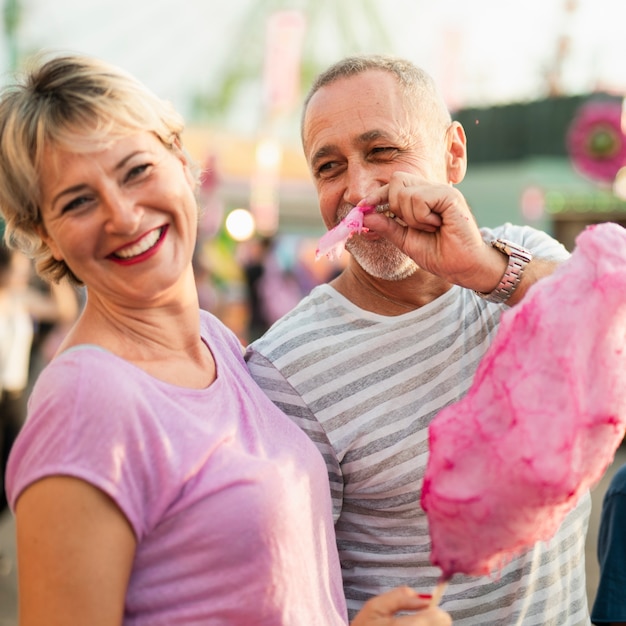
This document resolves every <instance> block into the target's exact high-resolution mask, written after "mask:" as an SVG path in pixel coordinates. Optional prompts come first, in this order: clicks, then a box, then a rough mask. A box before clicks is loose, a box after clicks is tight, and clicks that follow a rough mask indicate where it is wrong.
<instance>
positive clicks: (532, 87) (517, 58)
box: [0, 0, 626, 128]
mask: <svg viewBox="0 0 626 626" xmlns="http://www.w3.org/2000/svg"><path fill="white" fill-rule="evenodd" d="M310 1H311V2H317V3H318V6H321V5H319V3H322V4H323V3H324V1H326V5H327V6H329V7H330V6H331V5H332V3H335V6H338V4H337V3H341V4H342V8H343V9H346V10H347V11H349V12H350V19H349V24H350V27H351V28H352V35H353V36H354V37H355V39H358V40H359V41H360V45H361V47H362V48H365V50H362V51H371V52H380V51H386V52H391V53H393V54H399V55H401V56H406V57H407V58H409V59H411V60H413V61H415V62H416V63H418V64H420V65H422V66H423V67H424V68H425V69H427V70H428V71H429V72H430V73H431V74H433V76H434V77H435V79H436V80H437V82H438V83H439V85H440V86H441V88H442V91H443V92H444V96H445V97H446V100H447V101H448V104H449V105H450V107H451V108H453V109H454V108H458V107H463V106H489V105H492V104H499V103H506V102H514V101H525V100H533V99H537V98H541V97H544V96H545V95H546V89H547V88H546V78H545V73H546V70H547V68H548V67H550V66H551V65H553V64H554V61H555V59H556V57H557V50H558V46H559V42H560V41H561V40H562V38H563V37H569V41H570V45H569V51H568V55H567V57H566V58H565V60H564V63H563V65H562V72H561V74H560V76H561V81H560V84H561V87H562V89H563V91H564V92H565V93H568V94H571V93H584V92H588V91H591V90H594V89H598V88H602V89H607V90H611V91H617V92H619V93H622V92H623V93H626V36H625V34H626V33H625V31H626V0H577V1H574V0H524V2H512V1H510V0H371V2H372V3H373V5H374V7H375V9H376V10H377V14H378V19H380V20H382V22H383V24H384V25H385V28H386V31H387V33H388V34H389V39H390V42H391V43H390V46H391V49H388V50H380V48H379V47H378V48H377V47H376V46H379V45H380V44H377V43H375V38H374V37H373V35H372V33H373V29H372V23H371V22H372V17H371V15H372V14H371V13H366V12H365V10H364V5H365V4H367V3H366V0H310ZM20 2H21V4H22V7H23V17H22V22H21V25H20V29H19V31H18V36H19V37H18V44H19V46H20V49H21V50H22V51H23V52H32V51H35V50H37V49H40V48H48V49H64V50H74V51H79V52H85V53H88V54H94V55H96V56H100V57H102V58H105V59H107V60H109V61H112V62H114V63H116V64H118V65H121V66H123V67H124V68H125V69H127V70H129V71H130V72H132V73H134V74H135V75H136V76H138V78H140V79H141V80H142V81H143V82H145V83H146V84H147V85H148V86H149V87H151V88H152V89H153V90H154V91H156V92H157V93H158V94H159V95H161V96H162V97H164V98H166V99H169V100H171V101H172V102H173V103H174V104H175V106H176V107H177V108H178V109H179V110H181V112H182V113H183V114H184V115H185V116H188V115H189V114H190V111H191V105H190V102H191V99H192V98H193V95H194V94H197V93H198V92H199V91H206V90H207V89H208V90H210V89H211V88H212V87H213V86H214V85H215V84H216V83H217V84H219V80H220V77H221V76H222V75H223V72H224V68H225V66H226V65H227V64H228V63H229V62H230V61H232V60H237V59H242V58H245V59H246V60H249V59H250V58H253V57H254V58H255V59H256V61H257V62H258V63H259V67H260V65H261V59H262V57H263V53H264V48H263V46H264V44H263V39H264V33H265V30H264V23H263V19H261V18H260V17H259V16H260V15H262V14H263V10H264V7H265V10H266V11H267V10H268V9H267V7H272V6H275V5H276V4H277V1H276V0H54V2H50V1H49V0H20ZM305 3H306V0H292V1H291V2H290V1H289V0H286V1H285V2H283V3H282V4H283V5H285V6H286V7H287V8H299V7H301V6H302V5H303V4H305ZM568 5H576V6H577V8H576V10H575V11H573V12H568V11H567V10H566V7H567V6H568ZM255 12H256V15H257V19H256V22H253V23H250V15H254V14H255ZM326 12H327V14H328V16H329V18H328V19H327V24H326V26H325V27H323V28H321V29H320V28H318V29H317V31H316V34H315V43H314V44H313V50H314V54H316V55H318V56H319V58H320V59H323V60H324V61H326V62H331V61H333V60H335V59H336V58H338V57H339V56H343V52H344V51H345V50H346V42H345V41H344V40H343V38H345V37H343V36H342V35H340V34H338V32H337V30H336V29H334V28H332V24H331V22H332V20H333V19H334V14H335V7H332V8H331V9H328V10H327V11H326ZM246 20H247V29H246V30H245V31H243V32H242V25H243V24H245V23H246ZM368 20H369V22H368ZM342 37H343V38H342ZM368 41H370V42H371V48H372V49H371V50H367V46H368V43H367V42H368ZM363 42H365V43H363ZM244 55H248V56H244ZM257 57H258V59H257ZM7 64H8V54H7V47H6V46H3V47H2V49H0V70H1V71H2V72H3V74H4V72H5V71H6V69H7ZM0 80H6V78H4V79H2V78H0ZM257 96H258V94H255V92H254V91H249V92H248V97H244V98H243V99H244V101H247V102H243V103H240V104H239V106H240V107H242V111H243V113H242V115H243V116H245V112H246V111H247V110H252V109H253V107H254V104H253V103H254V101H255V100H256V99H257ZM255 119H256V118H255V115H254V114H249V115H248V122H249V123H250V124H251V125H254V124H255V123H256V122H255ZM240 127H241V128H245V123H244V124H242V125H241V126H240Z"/></svg>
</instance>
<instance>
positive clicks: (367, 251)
mask: <svg viewBox="0 0 626 626" xmlns="http://www.w3.org/2000/svg"><path fill="white" fill-rule="evenodd" d="M359 237H360V240H356V238H355V239H354V240H352V239H350V240H349V241H348V243H347V244H346V250H348V252H349V253H350V254H351V255H352V257H353V258H354V260H355V261H356V262H357V263H358V264H359V265H360V267H361V268H362V269H363V271H365V272H366V273H367V274H369V275H370V276H372V277H374V278H380V279H383V280H394V281H396V280H403V279H405V278H408V277H409V276H412V275H413V274H415V272H416V271H417V270H418V269H419V266H418V265H417V264H416V263H415V261H413V259H411V258H410V257H408V256H407V255H406V254H404V253H403V252H400V250H398V248H396V246H394V245H393V244H391V243H389V242H388V241H387V240H385V239H382V238H380V237H379V238H378V239H376V240H374V241H369V240H368V241H367V242H365V241H363V237H362V236H359Z"/></svg>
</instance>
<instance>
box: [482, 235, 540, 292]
mask: <svg viewBox="0 0 626 626" xmlns="http://www.w3.org/2000/svg"><path fill="white" fill-rule="evenodd" d="M491 245H492V246H493V247H494V248H496V250H499V251H500V252H502V254H506V255H507V256H508V257H509V265H508V266H507V268H506V271H505V272H504V275H503V276H502V280H500V283H499V284H498V286H497V287H496V288H495V289H494V290H493V291H492V292H491V293H481V292H480V291H476V292H475V293H476V294H477V295H479V296H480V297H481V298H483V299H484V300H487V301H488V302H496V303H498V304H503V303H504V302H506V301H507V300H508V299H509V298H510V297H511V296H512V295H513V292H514V291H515V290H516V289H517V286H518V285H519V282H520V280H521V278H522V273H523V272H524V268H525V267H526V265H527V264H528V263H530V261H531V259H532V258H533V255H532V253H531V252H530V251H529V250H526V248H523V247H522V246H518V245H517V244H515V243H512V242H510V241H507V240H506V239H496V240H495V241H492V242H491Z"/></svg>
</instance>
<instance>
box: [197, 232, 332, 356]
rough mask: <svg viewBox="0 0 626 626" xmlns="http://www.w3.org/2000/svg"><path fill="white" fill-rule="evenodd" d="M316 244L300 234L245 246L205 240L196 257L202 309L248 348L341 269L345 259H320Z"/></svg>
mask: <svg viewBox="0 0 626 626" xmlns="http://www.w3.org/2000/svg"><path fill="white" fill-rule="evenodd" d="M316 245H317V240H316V239H313V238H308V237H304V236H296V235H276V236H274V237H262V236H255V237H253V238H252V239H249V240H247V241H244V242H239V243H236V242H233V241H232V240H230V239H229V238H227V237H222V236H220V235H217V236H216V237H213V238H210V239H206V240H204V241H203V240H200V243H199V244H198V248H197V250H196V258H195V270H196V282H197V285H198V293H199V295H200V306H201V307H202V308H203V309H205V310H207V311H210V312H211V313H213V314H215V315H216V316H217V317H218V318H220V319H221V320H222V321H223V322H224V323H225V324H226V325H227V326H228V327H229V328H230V329H231V330H233V331H234V332H235V333H236V334H237V336H238V337H239V339H240V340H241V342H242V343H243V344H244V345H246V344H248V343H249V342H251V341H253V340H254V339H257V338H258V337H260V336H261V335H262V334H263V333H264V332H265V331H266V330H267V329H268V328H269V327H270V326H271V325H272V324H273V323H274V322H275V321H276V320H277V319H279V318H280V317H281V316H283V315H284V314H285V313H287V312H288V311H289V310H291V309H292V308H293V307H294V306H295V305H296V304H297V303H298V302H299V301H300V300H301V299H302V297H303V296H305V295H307V294H308V293H309V292H310V291H311V289H312V288H313V287H315V286H316V285H319V284H321V283H324V282H327V281H328V280H332V278H333V277H334V276H335V275H337V274H338V273H339V272H340V271H341V269H342V261H341V260H339V261H329V260H328V259H327V258H326V257H322V258H320V259H319V260H315V248H316Z"/></svg>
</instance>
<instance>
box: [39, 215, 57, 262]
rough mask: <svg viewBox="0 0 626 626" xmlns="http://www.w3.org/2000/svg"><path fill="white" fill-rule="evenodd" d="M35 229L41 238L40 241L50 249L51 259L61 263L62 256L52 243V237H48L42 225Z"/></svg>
mask: <svg viewBox="0 0 626 626" xmlns="http://www.w3.org/2000/svg"><path fill="white" fill-rule="evenodd" d="M36 229H37V234H38V235H39V236H40V237H41V240H42V241H43V242H44V244H45V245H46V246H48V248H49V249H50V253H51V254H52V256H53V258H54V259H56V260H57V261H63V255H62V254H61V251H60V250H59V248H58V246H57V245H56V243H55V242H54V239H52V237H50V235H48V233H47V231H46V229H45V228H44V226H43V224H39V225H38V226H37V227H36Z"/></svg>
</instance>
